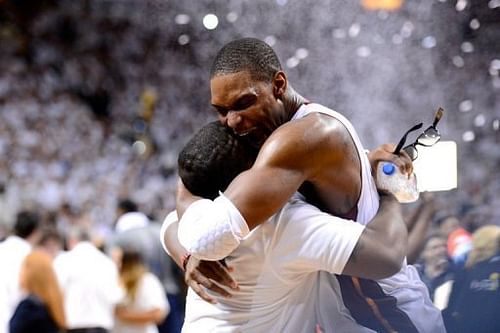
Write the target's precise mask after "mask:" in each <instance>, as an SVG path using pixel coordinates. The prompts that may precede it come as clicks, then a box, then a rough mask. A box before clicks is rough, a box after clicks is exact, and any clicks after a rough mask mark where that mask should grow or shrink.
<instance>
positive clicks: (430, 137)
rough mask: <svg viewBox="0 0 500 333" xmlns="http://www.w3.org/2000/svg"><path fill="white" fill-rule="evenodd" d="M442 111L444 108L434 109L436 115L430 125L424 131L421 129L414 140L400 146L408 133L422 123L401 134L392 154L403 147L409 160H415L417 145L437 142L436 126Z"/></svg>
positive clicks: (425, 145) (419, 126)
mask: <svg viewBox="0 0 500 333" xmlns="http://www.w3.org/2000/svg"><path fill="white" fill-rule="evenodd" d="M443 113H444V109H443V108H439V109H438V110H437V111H436V115H435V116H434V122H433V123H432V125H431V126H429V127H428V128H427V129H426V130H425V131H423V132H422V134H420V135H419V136H418V137H417V139H416V140H415V142H413V143H412V144H409V145H408V146H406V147H404V148H402V147H403V146H404V144H405V142H406V137H407V136H408V134H410V133H411V132H413V131H416V130H418V129H420V128H422V126H423V123H420V124H417V125H415V126H413V127H412V128H410V129H409V130H408V131H407V132H406V133H405V134H404V135H403V137H402V138H401V140H399V143H398V145H397V146H396V150H395V151H394V154H396V155H397V154H399V153H400V152H401V149H403V150H404V151H405V152H406V153H407V154H408V156H410V158H411V160H412V161H415V160H416V159H417V157H418V150H417V146H418V145H420V146H424V147H431V146H433V145H435V144H436V143H438V141H439V140H440V139H441V134H440V133H439V130H438V129H437V127H436V126H437V124H438V123H439V121H440V120H441V118H442V117H443Z"/></svg>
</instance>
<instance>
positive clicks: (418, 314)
mask: <svg viewBox="0 0 500 333" xmlns="http://www.w3.org/2000/svg"><path fill="white" fill-rule="evenodd" d="M318 112H319V113H322V114H327V115H329V116H331V117H333V118H335V119H337V120H338V121H340V122H341V123H342V124H343V125H344V127H345V128H346V129H347V130H348V132H349V134H350V135H351V138H352V140H353V142H354V144H355V145H356V149H357V150H358V156H359V159H360V162H361V177H362V185H361V186H362V187H361V194H360V198H359V200H358V204H357V218H356V221H357V222H359V223H361V224H363V225H366V224H368V223H369V222H370V221H371V220H372V219H373V217H374V216H375V214H376V213H377V211H378V208H379V196H378V193H377V188H376V185H375V180H374V179H373V177H372V175H371V166H370V161H369V160H368V156H367V155H366V153H365V150H364V148H363V145H362V144H361V140H360V139H359V137H358V135H357V133H356V131H355V130H354V127H353V126H352V124H351V123H350V122H349V120H347V118H345V117H344V116H343V115H341V114H340V113H338V112H335V111H333V110H331V109H329V108H327V107H325V106H322V105H320V104H315V103H311V104H305V105H302V106H301V107H300V108H299V109H298V110H297V112H296V113H295V115H294V117H293V118H292V120H294V119H300V118H303V117H305V116H307V115H309V114H311V113H318ZM338 280H339V282H340V284H341V286H342V295H343V297H344V302H345V304H346V306H347V307H348V308H349V309H350V310H351V312H352V315H353V317H355V318H356V319H357V320H358V322H360V323H363V324H365V325H367V326H369V327H371V328H376V330H377V331H388V332H390V331H398V330H399V331H402V332H420V333H438V332H446V330H445V328H444V324H443V319H442V316H441V312H440V311H439V310H438V309H437V308H436V307H435V306H434V305H433V304H432V301H431V299H430V297H429V292H428V290H427V288H426V287H425V284H424V283H423V282H422V281H421V280H420V277H419V275H418V272H417V270H416V269H415V267H413V266H411V265H407V264H406V260H405V262H404V263H403V266H402V268H401V270H400V271H399V272H398V273H396V274H395V275H393V276H391V277H389V278H386V279H381V280H378V281H376V283H375V282H374V281H371V280H366V279H358V278H351V277H347V276H340V277H339V278H338ZM368 298H370V299H372V300H375V303H374V304H373V303H372V302H371V301H370V300H368Z"/></svg>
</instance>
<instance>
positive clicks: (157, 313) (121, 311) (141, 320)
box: [115, 305, 166, 324]
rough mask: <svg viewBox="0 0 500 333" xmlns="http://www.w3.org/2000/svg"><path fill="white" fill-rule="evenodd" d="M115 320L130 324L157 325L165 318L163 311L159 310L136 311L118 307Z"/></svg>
mask: <svg viewBox="0 0 500 333" xmlns="http://www.w3.org/2000/svg"><path fill="white" fill-rule="evenodd" d="M115 315H116V317H117V318H119V319H120V320H122V321H124V322H128V323H131V324H149V323H155V324H159V323H160V322H161V321H162V320H163V319H164V318H165V315H166V313H165V311H163V310H161V309H152V310H147V311H137V310H133V309H129V308H127V307H124V306H121V305H118V306H117V307H116V309H115Z"/></svg>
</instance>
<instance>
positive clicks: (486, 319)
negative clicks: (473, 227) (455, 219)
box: [443, 225, 500, 333]
mask: <svg viewBox="0 0 500 333" xmlns="http://www.w3.org/2000/svg"><path fill="white" fill-rule="evenodd" d="M472 246H473V247H472V250H471V252H470V254H469V257H468V259H467V262H466V265H465V269H464V270H462V271H461V272H460V273H459V274H457V278H456V280H455V283H454V284H453V289H452V292H451V296H450V302H449V306H448V308H447V309H446V310H445V311H444V312H443V318H444V320H445V324H446V327H447V330H448V332H457V333H473V332H481V333H494V332H500V320H499V319H498V310H499V309H500V285H499V282H500V227H499V226H496V225H487V226H484V227H481V228H479V229H478V230H477V231H476V232H474V234H473V235H472Z"/></svg>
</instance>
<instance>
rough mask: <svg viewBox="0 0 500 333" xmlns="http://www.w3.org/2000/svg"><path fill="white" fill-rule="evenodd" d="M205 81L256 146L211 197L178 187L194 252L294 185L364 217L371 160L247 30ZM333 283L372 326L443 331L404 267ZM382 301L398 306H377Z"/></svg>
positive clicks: (209, 249)
mask: <svg viewBox="0 0 500 333" xmlns="http://www.w3.org/2000/svg"><path fill="white" fill-rule="evenodd" d="M210 86H211V95H212V101H211V102H212V105H213V106H214V108H215V109H216V110H217V112H218V114H219V118H220V120H221V122H222V123H223V124H225V125H227V126H228V127H229V128H231V129H232V130H233V131H234V132H235V133H237V134H238V135H240V136H241V137H243V138H245V139H247V140H248V141H249V142H251V143H253V144H254V145H255V146H257V147H260V151H259V155H258V157H257V160H256V161H255V163H254V165H253V166H252V168H251V169H249V170H247V171H245V172H243V173H242V174H240V175H239V176H238V177H237V178H236V179H234V180H233V182H232V183H231V184H230V185H229V187H228V188H227V189H226V191H224V193H223V194H221V195H220V196H219V197H218V198H216V199H215V200H214V201H211V202H207V201H198V199H199V198H198V197H195V196H192V195H190V194H189V192H188V191H186V190H185V189H184V188H183V186H182V184H181V185H180V187H179V191H178V201H177V202H178V205H177V210H178V212H179V214H180V216H182V218H181V221H180V225H179V240H180V241H181V243H182V245H183V246H184V248H186V249H187V251H189V252H190V253H191V254H192V256H194V257H197V258H201V259H210V260H218V259H221V258H224V257H225V256H227V255H228V254H229V253H231V252H232V251H233V250H234V249H235V248H236V247H237V246H238V245H239V243H240V242H241V240H242V239H244V237H245V236H246V235H247V234H248V233H249V231H250V230H252V229H253V228H255V227H256V226H257V225H259V224H261V223H263V222H264V221H266V220H267V219H268V218H269V217H270V216H272V215H273V214H274V213H276V212H277V211H278V209H280V208H281V207H282V206H283V205H284V204H285V203H286V202H287V200H288V199H289V198H290V197H291V196H292V195H293V193H295V191H297V190H299V189H300V191H301V192H302V193H303V194H304V195H305V196H306V198H307V199H308V201H309V202H312V203H314V204H315V205H316V206H318V207H319V208H321V209H322V210H323V211H326V212H329V213H331V214H333V215H336V216H340V217H345V218H351V219H353V220H356V221H357V222H359V223H362V224H367V223H369V221H370V220H371V219H372V218H373V217H374V216H375V213H376V212H377V210H378V205H379V198H378V195H377V192H376V188H375V184H374V180H373V178H372V175H371V170H372V169H375V164H376V161H374V163H373V165H370V162H369V160H368V157H367V156H366V154H365V152H364V149H363V147H362V145H361V142H360V140H359V138H358V136H357V134H356V132H355V130H354V128H353V127H352V125H351V124H350V122H349V121H348V120H347V119H345V118H344V117H343V116H342V115H340V114H338V113H336V112H334V111H333V110H330V109H328V108H326V107H324V106H322V105H319V104H312V103H309V102H308V101H307V100H306V99H305V98H303V97H302V96H301V95H299V94H298V93H297V92H295V91H294V90H293V88H292V87H291V86H290V84H289V82H288V80H287V77H286V75H285V73H284V72H283V70H282V69H281V65H280V63H279V60H278V58H277V56H276V54H275V53H274V51H273V50H272V48H271V47H269V46H268V45H267V44H265V43H264V42H262V41H260V40H257V39H252V38H244V39H239V40H235V41H233V42H230V43H228V44H227V45H226V46H224V47H223V48H222V49H221V51H220V52H219V53H218V55H217V56H216V59H215V61H214V64H213V66H212V70H211V81H210ZM383 160H389V161H393V162H394V163H395V164H396V165H398V166H399V167H400V169H401V171H402V172H404V173H411V171H412V170H411V163H409V162H408V161H409V159H408V157H407V156H406V155H402V156H395V155H392V154H390V153H387V155H386V156H384V158H383ZM193 203H194V204H193ZM208 212H209V213H208ZM207 235H209V236H210V237H211V238H210V239H211V244H210V246H207V244H206V239H207ZM215 235H216V237H215ZM356 246H358V247H362V246H363V244H362V243H358V244H357V245H356ZM372 256H373V260H367V264H366V267H365V269H366V270H367V271H368V272H369V273H370V274H372V275H371V278H373V279H377V278H380V277H384V276H385V275H384V273H385V272H382V271H381V270H380V267H378V266H377V265H376V264H375V261H374V260H375V258H376V257H377V256H378V253H376V252H373V253H372ZM191 269H194V268H193V266H191V265H190V270H191ZM360 273H362V272H361V271H360V272H356V271H353V272H352V273H351V274H353V275H355V276H356V275H360ZM365 273H366V272H365ZM193 277H195V275H192V274H191V273H190V272H188V274H187V278H186V279H187V282H188V284H195V283H197V281H195V280H194V279H193V280H192V279H191V278H193ZM339 281H340V282H341V284H342V292H343V297H344V302H345V303H346V305H348V307H349V309H350V310H351V312H352V314H353V316H354V317H355V318H356V320H358V322H360V323H362V324H363V325H365V326H368V327H371V328H374V329H375V330H377V331H384V330H385V331H394V330H399V331H405V332H417V331H419V332H441V331H443V330H444V328H443V329H441V326H442V319H441V316H440V314H439V312H437V311H435V309H434V308H433V307H432V304H431V302H430V299H428V295H425V291H424V290H425V286H424V285H423V284H422V283H421V281H420V280H419V279H418V274H417V273H416V271H415V272H413V270H412V267H410V266H406V265H404V266H403V268H402V270H401V271H400V272H399V273H398V274H396V275H394V276H393V277H391V278H389V280H385V279H384V280H381V281H377V282H378V283H374V281H365V280H362V279H356V278H352V279H351V278H345V277H344V278H340V279H339ZM365 283H366V284H368V286H367V287H364V285H365ZM425 296H427V298H426V297H425ZM387 300H390V302H388V301H387ZM389 303H391V304H393V305H397V307H393V308H391V309H385V308H384V306H385V305H387V304H389ZM355 310H357V311H355ZM380 314H382V316H380ZM393 319H394V320H393Z"/></svg>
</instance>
